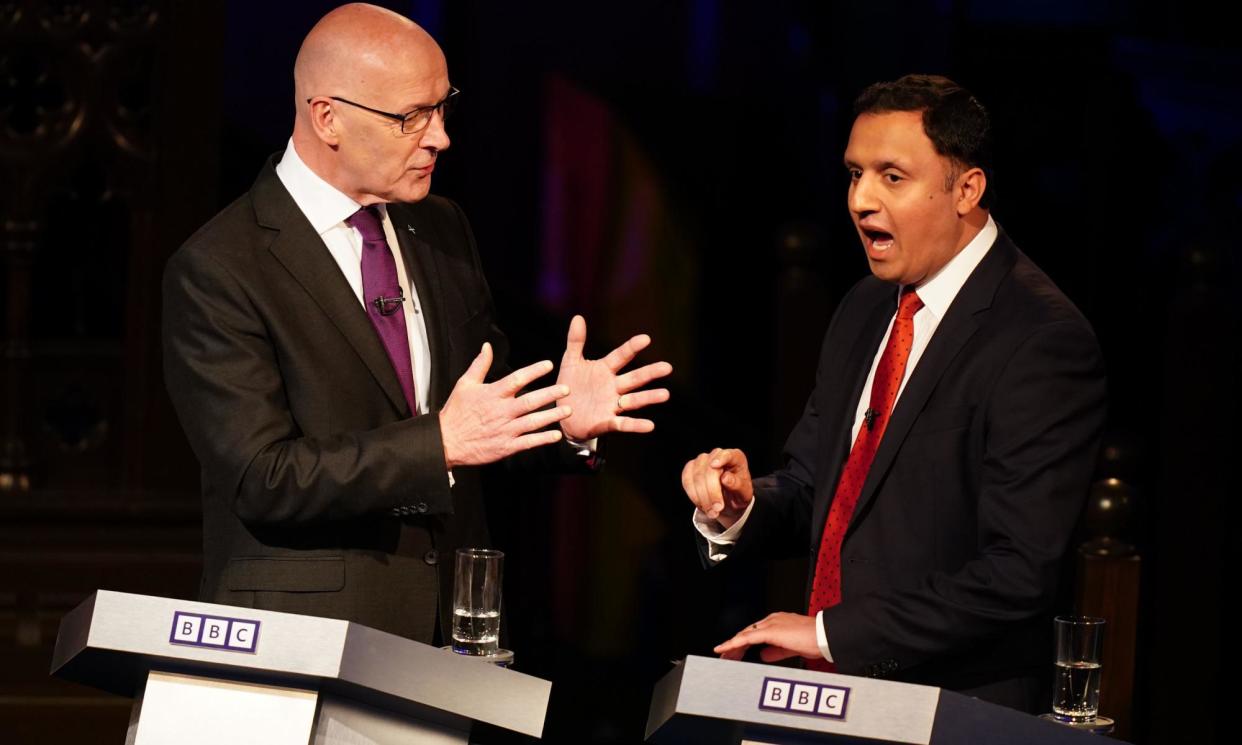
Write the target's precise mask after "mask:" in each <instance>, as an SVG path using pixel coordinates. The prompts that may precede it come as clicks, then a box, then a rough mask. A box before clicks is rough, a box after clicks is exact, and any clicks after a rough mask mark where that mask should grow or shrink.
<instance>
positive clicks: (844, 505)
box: [807, 290, 923, 672]
mask: <svg viewBox="0 0 1242 745" xmlns="http://www.w3.org/2000/svg"><path fill="white" fill-rule="evenodd" d="M922 307H923V301H922V300H920V299H919V296H918V295H917V294H915V293H914V291H913V290H911V291H909V292H906V293H903V294H902V296H901V301H900V303H898V307H897V318H896V320H894V321H893V330H892V332H891V333H889V335H888V344H886V345H885V346H884V354H882V355H880V364H879V365H877V366H876V368H875V379H874V380H872V382H871V401H870V405H869V406H868V407H867V412H866V414H864V415H863V425H862V426H861V427H859V428H858V437H856V438H855V439H854V446H853V447H852V448H850V455H849V458H847V459H846V461H845V467H844V468H843V469H842V470H841V479H840V480H839V481H838V482H837V489H836V491H835V492H834V493H833V495H832V507H831V508H830V509H829V510H828V521H827V522H826V523H825V525H824V536H823V538H822V539H821V540H820V543H819V555H818V557H817V558H816V561H815V578H814V580H813V581H812V582H811V600H810V602H809V603H808V612H809V613H810V615H812V616H813V615H815V614H816V613H819V612H820V611H821V610H823V609H825V608H831V607H832V606H834V605H836V604H837V603H840V602H841V544H842V542H843V541H844V540H845V530H846V528H848V527H849V524H850V517H851V516H853V514H854V507H855V506H856V505H857V504H858V497H859V495H860V494H862V488H863V482H865V481H866V480H867V471H868V470H869V469H870V468H871V461H873V460H875V451H876V449H877V448H879V446H880V440H881V439H882V438H883V437H884V430H885V428H886V427H887V426H888V417H889V414H890V413H891V412H892V410H893V402H894V401H896V400H897V391H898V390H899V389H900V388H901V378H902V376H903V375H905V372H906V361H907V360H909V359H910V346H911V344H912V343H913V342H914V314H915V313H918V312H919V309H920V308H922ZM807 667H809V668H811V669H813V670H824V671H829V672H831V671H832V670H833V669H834V666H833V664H832V663H830V662H828V661H827V660H823V659H814V660H808V661H807Z"/></svg>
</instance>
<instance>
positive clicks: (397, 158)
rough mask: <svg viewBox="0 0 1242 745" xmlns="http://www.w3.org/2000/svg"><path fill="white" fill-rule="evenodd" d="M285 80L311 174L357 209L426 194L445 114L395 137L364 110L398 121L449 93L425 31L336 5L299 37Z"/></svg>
mask: <svg viewBox="0 0 1242 745" xmlns="http://www.w3.org/2000/svg"><path fill="white" fill-rule="evenodd" d="M293 79H294V90H295V105H296V107H297V116H296V117H295V119H294V126H293V143H294V147H295V148H296V149H297V153H298V156H299V157H301V158H302V160H303V161H304V162H305V163H306V164H307V165H308V166H309V167H310V168H311V170H312V171H314V172H315V173H316V174H318V175H319V176H320V177H321V178H323V179H324V180H325V181H327V182H328V183H330V184H332V185H333V186H334V187H336V188H337V189H338V190H340V191H342V192H344V193H345V194H346V195H348V196H350V197H351V198H353V199H354V200H355V201H358V202H359V203H361V204H372V203H375V202H389V201H416V200H417V199H421V198H422V197H424V196H426V194H427V189H428V188H429V186H430V176H431V172H430V170H428V169H430V168H433V167H434V160H435V158H436V156H437V154H438V153H439V152H440V151H442V150H444V149H445V148H447V147H448V136H447V134H446V133H445V132H444V122H443V118H442V117H433V123H432V124H431V125H430V126H428V127H427V129H426V130H424V131H423V132H419V133H414V134H403V133H402V132H401V125H400V123H399V122H397V121H396V120H394V119H392V118H385V117H384V116H383V115H382V114H376V113H374V112H369V111H367V110H366V109H367V108H370V109H374V110H376V111H381V112H388V113H392V114H400V115H403V114H405V113H408V112H409V111H411V110H413V109H416V108H419V107H425V106H434V105H435V104H437V103H439V102H440V101H441V100H443V99H444V98H445V96H447V95H448V91H449V89H450V86H449V83H448V65H447V63H446V61H445V59H444V53H443V52H441V51H440V46H439V45H438V44H436V41H435V39H433V38H431V35H430V34H428V33H427V32H426V31H424V30H423V29H422V28H421V27H420V26H419V25H418V24H416V23H414V22H413V21H411V20H410V19H408V18H406V17H404V16H402V15H400V14H398V13H394V12H393V11H391V10H387V9H385V8H380V7H377V6H374V5H367V4H365V3H351V4H349V5H343V6H341V7H339V8H336V9H335V10H333V11H331V12H329V13H328V14H327V15H325V16H324V17H323V18H321V19H320V20H319V22H318V23H316V24H315V26H314V28H312V29H311V30H310V33H308V34H307V35H306V39H304V40H303V41H302V47H301V49H299V50H298V57H297V61H296V62H295V63H294V67H293ZM340 99H348V101H351V102H354V103H355V104H357V105H351V104H348V103H344V102H342V101H341V100H340ZM364 107H365V108H364ZM435 120H438V121H435ZM416 171H426V172H425V173H421V172H420V173H414V172H416ZM416 177H417V178H416ZM416 182H417V183H416Z"/></svg>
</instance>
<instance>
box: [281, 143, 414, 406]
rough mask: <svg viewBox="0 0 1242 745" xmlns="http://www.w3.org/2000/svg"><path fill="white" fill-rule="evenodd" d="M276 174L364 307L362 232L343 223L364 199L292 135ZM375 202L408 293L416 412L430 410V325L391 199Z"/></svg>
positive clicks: (407, 326)
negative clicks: (309, 161) (338, 183)
mask: <svg viewBox="0 0 1242 745" xmlns="http://www.w3.org/2000/svg"><path fill="white" fill-rule="evenodd" d="M276 175H277V176H278V177H279V178H280V182H281V183H282V184H284V185H285V188H286V189H288V190H289V195H290V196H292V197H293V201H294V202H295V203H296V204H297V205H298V209H300V210H302V214H304V215H306V219H307V220H309V221H310V224H311V227H313V228H314V229H315V232H316V233H318V234H319V237H320V238H322V239H323V243H324V245H325V246H327V248H328V252H329V253H331V254H332V258H333V259H336V263H337V266H339V267H340V268H341V274H343V275H345V281H346V282H348V283H349V286H350V287H351V288H352V289H353V291H354V295H356V296H357V297H358V303H359V305H361V306H362V309H363V310H364V311H365V310H366V307H367V303H366V300H365V299H364V298H363V297H362V234H361V233H359V232H358V231H357V230H356V229H355V228H351V227H350V226H348V225H346V224H345V220H346V218H348V217H349V216H350V215H352V214H354V213H355V212H357V211H358V210H359V209H361V208H362V205H360V204H358V203H357V202H355V201H354V200H353V199H350V198H349V197H347V196H345V194H343V193H342V192H340V191H339V190H337V188H336V187H335V186H332V185H331V184H329V183H328V182H327V181H324V180H323V179H322V178H320V177H319V176H318V175H317V174H316V173H315V172H314V171H312V170H311V169H310V167H308V166H307V165H306V163H304V162H303V161H302V159H301V158H300V157H298V153H297V150H296V149H294V147H293V140H292V139H290V140H289V144H288V145H287V146H286V147H285V154H284V157H282V158H281V159H280V163H278V164H276ZM377 206H378V207H379V213H380V218H381V221H382V222H383V225H384V237H385V238H387V239H388V250H389V251H391V252H392V257H393V259H394V260H395V261H396V262H397V282H398V283H400V285H401V292H402V293H403V294H404V296H405V298H406V302H404V303H402V307H401V311H402V312H403V313H405V331H406V335H407V336H408V337H409V344H410V363H411V364H412V366H413V367H412V369H413V371H414V396H415V399H416V403H417V404H418V411H416V412H413V413H414V414H415V415H418V414H426V413H427V411H428V408H427V403H428V401H427V399H428V397H429V394H430V390H431V346H430V345H429V344H428V343H427V325H426V324H425V323H424V322H423V314H422V304H421V303H420V302H419V300H418V290H417V288H415V287H414V284H413V283H412V282H410V278H409V275H408V274H407V273H406V271H405V260H404V259H403V257H402V255H401V249H400V246H399V244H398V243H397V235H396V233H394V232H393V225H392V220H390V219H389V218H388V209H387V205H384V204H380V205H377ZM402 229H404V226H402ZM377 338H378V337H377Z"/></svg>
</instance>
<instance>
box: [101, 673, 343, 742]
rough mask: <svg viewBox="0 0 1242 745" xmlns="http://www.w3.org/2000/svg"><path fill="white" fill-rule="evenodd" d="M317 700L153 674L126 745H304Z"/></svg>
mask: <svg viewBox="0 0 1242 745" xmlns="http://www.w3.org/2000/svg"><path fill="white" fill-rule="evenodd" d="M318 699H319V694H318V693H317V692H315V691H307V690H303V689H298V688H286V687H282V686H271V685H263V684H261V683H236V682H232V681H227V680H219V679H213V678H203V677H199V676H197V675H184V674H181V673H161V672H156V671H153V672H151V673H150V675H149V676H148V677H147V682H146V686H145V687H144V688H143V690H142V694H141V696H140V697H139V698H138V699H137V700H136V701H135V702H134V710H135V714H136V716H135V717H134V721H133V723H132V724H131V726H130V730H129V737H128V738H127V739H126V741H125V742H126V745H219V744H220V743H222V742H227V743H229V745H307V743H308V742H310V736H311V731H312V730H313V728H314V725H315V708H316V704H317V703H318Z"/></svg>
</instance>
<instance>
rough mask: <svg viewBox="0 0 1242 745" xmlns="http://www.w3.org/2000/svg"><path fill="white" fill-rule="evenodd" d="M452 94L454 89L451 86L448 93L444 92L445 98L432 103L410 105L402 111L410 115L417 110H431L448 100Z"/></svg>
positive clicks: (442, 97)
mask: <svg viewBox="0 0 1242 745" xmlns="http://www.w3.org/2000/svg"><path fill="white" fill-rule="evenodd" d="M452 92H453V87H452V86H449V89H448V90H447V91H445V92H444V95H443V96H440V97H439V98H437V99H436V100H434V101H432V102H431V103H416V104H411V105H409V106H407V107H405V108H404V109H402V110H403V111H405V112H407V113H408V112H411V111H414V110H415V109H429V108H431V107H432V106H435V105H436V104H438V103H440V102H441V101H443V100H444V99H446V98H448V96H449V94H450V93H452Z"/></svg>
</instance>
